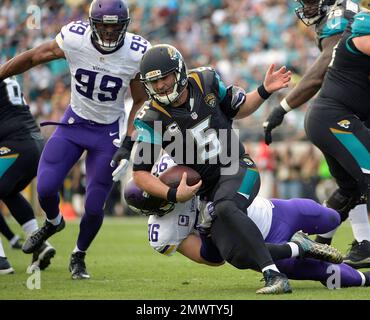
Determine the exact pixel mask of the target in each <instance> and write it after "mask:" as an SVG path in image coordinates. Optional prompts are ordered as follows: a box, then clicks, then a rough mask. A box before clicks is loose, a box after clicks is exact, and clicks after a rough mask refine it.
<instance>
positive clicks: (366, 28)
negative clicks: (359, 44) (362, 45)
mask: <svg viewBox="0 0 370 320" xmlns="http://www.w3.org/2000/svg"><path fill="white" fill-rule="evenodd" d="M352 34H353V35H368V34H370V13H367V12H360V13H358V14H356V15H355V18H354V20H353V23H352Z"/></svg>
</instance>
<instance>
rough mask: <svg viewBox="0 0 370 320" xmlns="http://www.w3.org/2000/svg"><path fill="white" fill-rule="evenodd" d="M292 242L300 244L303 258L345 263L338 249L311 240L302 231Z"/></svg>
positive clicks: (296, 234)
mask: <svg viewBox="0 0 370 320" xmlns="http://www.w3.org/2000/svg"><path fill="white" fill-rule="evenodd" d="M290 241H292V242H294V243H296V244H298V246H299V251H300V256H301V258H312V259H317V260H322V261H327V262H330V263H335V264H339V263H342V262H343V256H342V254H341V253H340V252H339V251H338V250H337V249H335V248H333V247H331V246H329V245H327V244H322V243H317V242H315V241H313V240H311V239H310V238H309V237H308V235H307V234H305V233H303V232H302V231H298V232H296V233H295V234H294V235H293V237H292V238H291V239H290Z"/></svg>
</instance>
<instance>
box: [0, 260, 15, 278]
mask: <svg viewBox="0 0 370 320" xmlns="http://www.w3.org/2000/svg"><path fill="white" fill-rule="evenodd" d="M10 273H14V269H13V268H12V266H11V265H10V263H9V261H8V259H7V258H6V257H0V275H2V274H10Z"/></svg>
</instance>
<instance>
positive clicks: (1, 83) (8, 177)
mask: <svg viewBox="0 0 370 320" xmlns="http://www.w3.org/2000/svg"><path fill="white" fill-rule="evenodd" d="M43 147H44V138H43V136H42V135H41V132H40V128H39V126H38V125H37V124H36V121H35V120H34V119H33V117H32V115H31V112H30V109H29V107H28V105H27V103H26V101H25V99H24V97H23V93H22V90H21V87H20V85H19V83H18V81H17V80H16V79H15V78H7V79H5V80H0V199H1V200H2V201H3V202H4V203H5V205H6V206H7V207H8V209H9V211H10V213H11V214H12V216H13V217H14V218H15V219H16V220H17V222H18V223H19V225H20V226H22V229H23V230H24V232H25V233H26V234H27V235H31V234H32V233H33V232H35V231H36V230H37V229H38V225H37V221H36V218H35V214H34V212H33V209H32V207H31V205H30V203H29V202H28V201H27V200H26V199H25V198H24V197H23V195H22V194H21V191H22V190H23V189H25V188H26V187H27V186H28V185H29V184H30V183H31V181H32V180H33V179H34V178H35V176H36V172H37V166H38V163H39V159H40V156H41V152H42V148H43ZM0 215H1V213H0ZM0 220H1V222H0V226H1V227H0V231H1V232H3V233H4V234H5V236H8V237H9V238H10V237H11V236H12V234H13V233H12V232H11V230H10V229H9V228H8V226H7V224H6V221H5V219H4V217H3V216H2V215H1V217H0ZM13 236H14V234H13ZM9 238H8V239H9ZM16 239H17V238H15V240H16ZM9 240H10V242H11V244H12V245H13V241H14V239H13V240H12V239H9ZM14 244H15V243H14ZM54 255H55V249H54V248H53V247H52V246H51V245H50V244H49V243H48V242H44V241H43V242H41V246H40V247H39V248H37V250H35V251H34V252H33V256H32V263H31V265H32V268H35V267H38V268H40V269H41V270H43V269H45V268H46V267H47V266H48V265H49V264H50V260H51V258H52V257H53V256H54Z"/></svg>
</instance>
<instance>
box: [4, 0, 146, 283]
mask: <svg viewBox="0 0 370 320" xmlns="http://www.w3.org/2000/svg"><path fill="white" fill-rule="evenodd" d="M129 23H130V16H129V9H128V7H127V5H126V3H125V2H124V1H123V0H94V1H93V2H92V3H91V5H90V10H89V21H88V22H84V21H73V22H71V23H69V24H67V25H66V26H64V27H63V28H62V30H61V31H60V33H59V34H58V35H57V36H56V38H55V39H54V40H51V41H49V42H46V43H44V44H42V45H40V46H38V47H36V48H34V49H31V50H28V51H26V52H24V53H22V54H20V55H18V56H16V57H14V58H13V59H11V60H10V61H8V62H7V63H5V64H4V65H2V66H1V67H0V78H1V79H6V78H8V77H9V76H11V75H15V74H20V73H23V72H25V71H27V70H28V69H30V68H32V67H34V66H36V65H39V64H41V63H46V62H49V61H52V60H55V59H66V60H67V62H68V64H69V69H70V72H71V102H70V106H69V107H68V108H67V110H66V112H65V114H64V116H63V118H62V119H61V121H60V123H53V124H57V125H58V127H57V129H56V130H55V132H54V133H53V135H52V136H51V138H50V139H49V140H48V142H47V143H46V145H45V149H44V151H43V153H42V155H41V159H40V164H39V167H38V172H37V176H38V181H37V182H38V183H37V191H38V196H39V201H40V205H41V207H42V209H43V210H44V211H45V213H46V216H47V219H46V221H45V224H44V226H43V227H42V228H41V229H40V230H39V231H38V232H36V233H35V234H33V235H32V236H31V237H29V238H28V239H27V240H26V241H25V243H24V244H23V251H24V252H26V253H32V252H35V251H36V250H38V249H39V248H40V246H41V245H42V243H43V242H44V241H45V240H46V239H48V238H49V237H50V236H51V235H53V234H54V233H56V232H59V231H61V230H62V229H63V228H64V227H65V222H64V220H63V217H62V215H61V213H60V212H59V196H58V190H59V188H60V186H61V185H62V183H63V180H64V178H65V176H66V175H67V173H68V171H69V170H70V169H71V168H72V166H73V165H74V164H75V163H76V162H77V161H78V159H79V158H80V157H81V155H82V153H83V152H84V151H87V154H86V179H87V187H86V201H85V213H84V215H83V217H82V219H81V224H80V232H79V235H78V239H77V244H76V247H75V249H74V250H73V253H72V255H71V259H70V265H69V269H70V271H71V273H72V279H88V278H90V275H89V274H88V272H87V270H86V264H85V255H86V251H87V249H88V248H89V246H90V244H91V243H92V241H93V239H94V238H95V236H96V234H97V233H98V231H99V229H100V227H101V225H102V222H103V218H104V213H103V206H104V203H105V200H106V198H107V196H108V194H109V191H110V189H111V187H112V183H113V182H112V173H113V179H114V180H117V179H118V178H119V176H120V175H121V174H122V172H123V171H124V169H125V167H126V166H127V158H128V157H129V154H130V151H131V150H128V149H130V147H131V138H130V135H131V133H132V131H133V124H132V122H133V118H134V115H135V113H136V111H137V110H138V108H139V107H140V106H142V104H143V102H144V101H145V100H146V99H147V95H146V92H145V90H144V88H143V85H142V84H141V83H140V80H139V76H138V73H139V62H140V60H141V57H142V55H143V53H144V52H145V51H146V50H147V49H148V48H149V46H150V44H149V42H148V41H146V40H145V39H144V38H142V37H141V36H139V35H135V34H132V33H129V32H127V27H128V25H129ZM129 89H130V92H131V95H132V98H133V106H132V111H131V113H130V116H129V109H128V108H126V109H125V104H124V96H125V94H126V92H127V91H128V90H129ZM49 124H50V123H49ZM119 136H120V137H122V139H121V141H123V143H122V147H121V148H120V150H119V152H118V153H117V154H115V153H116V152H117V151H118V149H117V147H116V146H115V145H113V140H114V139H118V137H119ZM112 157H113V161H112V166H111V165H110V163H111V160H112ZM117 165H119V166H118V167H117Z"/></svg>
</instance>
